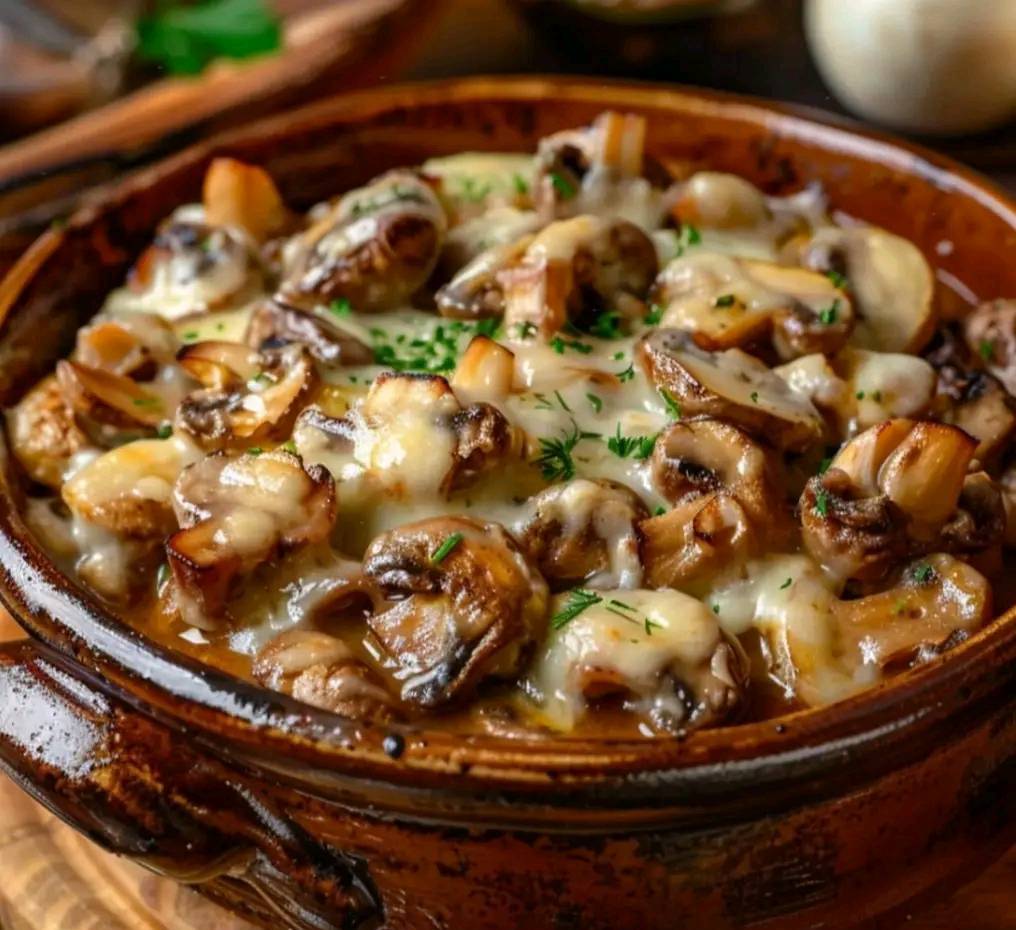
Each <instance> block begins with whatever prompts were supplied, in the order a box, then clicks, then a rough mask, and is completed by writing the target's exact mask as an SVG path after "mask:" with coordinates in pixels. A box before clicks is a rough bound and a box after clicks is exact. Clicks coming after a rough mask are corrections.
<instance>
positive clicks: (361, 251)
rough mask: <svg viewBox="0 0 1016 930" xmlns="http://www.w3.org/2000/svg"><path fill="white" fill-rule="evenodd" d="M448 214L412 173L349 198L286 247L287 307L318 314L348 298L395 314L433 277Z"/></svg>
mask: <svg viewBox="0 0 1016 930" xmlns="http://www.w3.org/2000/svg"><path fill="white" fill-rule="evenodd" d="M446 226H447V221H446V219H445V215H444V210H443V208H442V207H441V204H440V202H439V201H438V199H437V196H436V195H435V194H434V192H433V191H432V190H431V188H430V187H429V186H428V185H427V184H426V183H425V182H424V181H423V180H421V179H420V178H419V177H418V176H417V175H415V174H413V173H412V172H409V171H391V172H389V173H388V174H384V175H382V176H381V177H379V178H377V179H375V180H374V181H372V182H371V183H370V184H368V185H367V186H366V187H362V188H359V189H358V190H354V191H350V192H349V193H348V194H346V195H345V196H344V197H342V199H341V200H339V201H338V203H337V204H335V205H334V206H333V207H332V208H331V209H330V210H329V211H328V213H327V215H326V216H325V217H324V218H323V219H320V220H318V221H317V222H315V223H314V225H313V226H311V227H310V229H308V230H307V231H306V232H303V233H301V234H300V235H299V236H297V237H295V238H294V239H292V240H291V241H290V243H289V245H287V247H286V250H285V253H284V257H283V262H284V277H283V281H282V284H281V286H280V288H279V295H280V299H281V301H282V303H284V304H290V305H292V306H296V307H304V308H308V309H309V308H312V307H314V306H315V305H318V304H328V303H330V302H331V301H334V300H337V299H340V298H344V299H346V300H349V301H350V302H351V303H352V305H353V306H354V307H355V308H356V309H357V310H358V311H361V312H364V313H370V312H376V311H383V310H391V309H393V308H395V307H398V306H399V305H400V304H403V303H405V302H406V301H407V300H408V299H409V298H410V297H411V296H412V295H413V294H414V293H415V292H416V291H418V290H419V289H420V288H421V287H422V286H423V285H424V283H425V282H426V281H427V278H428V277H429V276H430V273H431V272H432V271H433V270H434V265H435V264H436V263H437V259H438V255H439V254H440V253H441V245H442V242H443V240H444V234H445V227H446Z"/></svg>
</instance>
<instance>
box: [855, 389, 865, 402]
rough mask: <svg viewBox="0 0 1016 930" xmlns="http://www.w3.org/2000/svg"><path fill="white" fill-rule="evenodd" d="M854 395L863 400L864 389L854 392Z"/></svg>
mask: <svg viewBox="0 0 1016 930" xmlns="http://www.w3.org/2000/svg"><path fill="white" fill-rule="evenodd" d="M854 397H856V398H857V399H858V400H864V391H858V392H857V393H856V394H855V395H854Z"/></svg>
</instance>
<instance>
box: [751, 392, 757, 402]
mask: <svg viewBox="0 0 1016 930" xmlns="http://www.w3.org/2000/svg"><path fill="white" fill-rule="evenodd" d="M751 402H752V403H753V404H757V403H758V391H752V392H751Z"/></svg>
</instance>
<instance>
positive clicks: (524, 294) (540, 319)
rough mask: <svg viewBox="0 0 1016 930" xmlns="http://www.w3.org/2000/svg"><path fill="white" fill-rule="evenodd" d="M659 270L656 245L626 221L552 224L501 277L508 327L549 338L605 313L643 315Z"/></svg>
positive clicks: (576, 219) (596, 219) (586, 217)
mask: <svg viewBox="0 0 1016 930" xmlns="http://www.w3.org/2000/svg"><path fill="white" fill-rule="evenodd" d="M657 268H658V263H657V258H656V247H655V246H654V245H653V241H652V240H651V239H650V238H649V237H648V236H647V235H646V234H645V233H644V232H643V231H642V230H641V229H639V227H638V226H636V225H635V224H633V223H629V222H627V221H626V220H619V219H613V220H611V219H604V218H602V217H598V216H591V215H583V216H576V217H574V218H573V219H570V220H561V221H559V222H556V223H551V224H550V225H549V226H547V227H546V228H544V229H543V230H542V231H541V232H540V233H539V234H538V235H537V236H535V237H534V238H533V240H532V241H531V242H530V243H529V245H528V247H527V248H526V250H525V252H524V253H523V255H522V256H521V258H519V260H518V261H517V262H516V263H515V264H514V265H511V266H510V267H507V268H505V269H504V270H503V271H501V272H500V273H499V274H498V275H497V281H498V283H499V284H500V285H501V287H502V289H503V293H504V308H505V312H504V321H505V326H506V327H507V328H508V329H512V328H513V327H518V326H525V325H526V324H531V325H533V326H536V328H537V329H538V330H539V332H540V333H541V334H542V335H543V336H545V337H547V338H549V337H550V336H553V335H554V334H555V333H556V332H558V331H559V330H561V329H563V328H564V326H565V324H566V323H568V322H572V323H574V324H576V325H578V326H579V327H582V326H583V325H589V324H590V323H592V322H593V321H594V320H595V319H596V317H597V316H598V315H599V314H600V313H602V312H613V313H617V314H618V315H619V317H620V318H621V320H630V319H634V318H641V317H642V315H643V314H644V310H645V304H644V302H643V301H644V298H645V296H646V294H647V293H648V291H649V287H650V285H651V284H652V282H653V279H654V278H655V277H656V272H657Z"/></svg>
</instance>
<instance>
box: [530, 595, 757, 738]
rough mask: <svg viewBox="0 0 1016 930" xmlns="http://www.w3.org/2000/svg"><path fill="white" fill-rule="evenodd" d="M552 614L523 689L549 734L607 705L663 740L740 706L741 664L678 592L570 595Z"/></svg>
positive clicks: (744, 681) (744, 674)
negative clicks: (548, 727)
mask: <svg viewBox="0 0 1016 930" xmlns="http://www.w3.org/2000/svg"><path fill="white" fill-rule="evenodd" d="M551 609H552V610H553V611H554V620H553V621H552V626H553V629H552V631H551V633H550V634H549V637H548V639H547V642H546V644H545V645H544V646H543V648H542V649H541V651H540V653H539V654H538V656H537V658H536V660H535V661H534V663H533V667H532V671H531V672H530V674H529V676H528V679H527V683H526V690H527V691H528V692H529V693H530V694H531V695H533V696H534V697H535V698H536V700H537V702H538V704H539V706H540V711H541V718H542V719H543V720H544V721H546V722H547V723H548V724H550V725H551V726H553V727H554V728H555V729H558V730H564V731H568V730H572V729H574V727H575V726H576V724H577V723H579V722H580V721H581V720H582V718H583V717H585V716H586V715H587V714H588V713H589V712H590V708H591V707H595V705H597V704H602V703H604V702H605V701H608V700H610V701H611V703H612V704H615V705H616V704H618V703H619V704H620V706H621V707H622V708H623V709H624V710H626V711H628V713H630V714H632V715H633V716H634V717H635V718H636V719H637V720H638V721H640V723H641V722H645V723H647V724H648V725H649V726H650V727H651V728H652V729H654V730H656V731H658V732H663V733H668V734H670V735H679V734H681V733H683V732H684V731H686V730H688V729H691V728H694V727H702V726H708V725H711V724H716V723H719V722H721V721H723V720H724V719H726V718H728V717H730V716H731V714H732V713H734V712H735V711H736V710H738V709H739V708H740V707H742V706H743V703H744V701H745V698H746V696H747V686H748V661H747V658H746V656H745V654H744V652H743V650H742V649H741V648H740V647H739V646H738V644H737V642H736V640H733V639H731V638H728V637H727V636H726V635H725V634H724V632H723V631H722V630H721V628H720V625H719V623H718V621H717V618H716V616H715V615H714V614H713V613H712V611H710V610H709V608H707V607H706V606H705V605H704V604H703V603H702V602H701V601H698V600H695V599H694V598H692V597H689V596H688V595H686V594H682V593H680V592H679V591H642V590H639V591H627V590H620V591H595V592H594V591H585V590H577V591H572V592H569V593H568V594H562V595H559V596H557V597H556V598H554V601H553V604H552V608H551Z"/></svg>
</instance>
